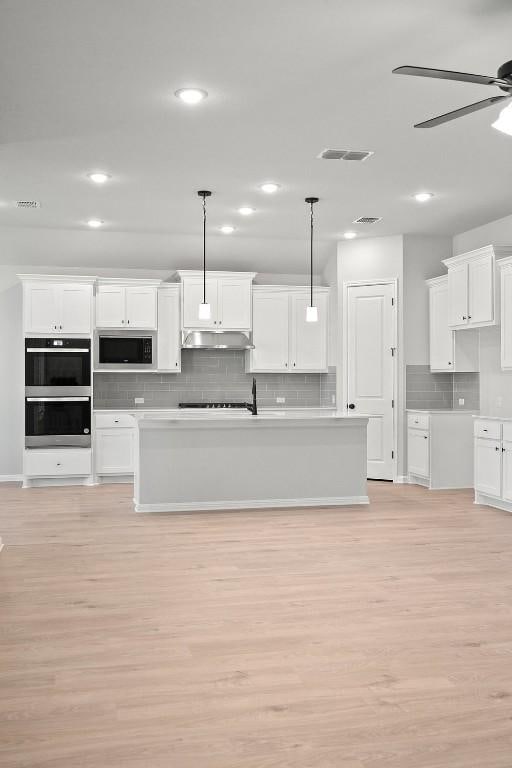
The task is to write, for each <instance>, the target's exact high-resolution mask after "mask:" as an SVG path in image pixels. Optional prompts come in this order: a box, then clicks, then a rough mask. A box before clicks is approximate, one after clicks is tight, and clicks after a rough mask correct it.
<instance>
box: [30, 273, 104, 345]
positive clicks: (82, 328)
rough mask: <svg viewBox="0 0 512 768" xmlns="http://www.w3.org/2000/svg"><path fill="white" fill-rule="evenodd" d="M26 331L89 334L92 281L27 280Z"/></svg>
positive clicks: (51, 333)
mask: <svg viewBox="0 0 512 768" xmlns="http://www.w3.org/2000/svg"><path fill="white" fill-rule="evenodd" d="M22 279H23V277H22ZM23 330H24V332H25V333H27V334H30V333H41V334H42V333H45V334H50V335H55V334H61V333H62V334H84V335H89V334H90V333H91V330H92V278H91V280H90V282H83V283H78V282H77V283H74V282H73V283H72V282H70V283H65V282H55V283H53V282H44V281H40V282H39V281H37V280H36V281H31V280H29V281H27V282H25V281H24V282H23Z"/></svg>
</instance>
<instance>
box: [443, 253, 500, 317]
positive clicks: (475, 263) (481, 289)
mask: <svg viewBox="0 0 512 768" xmlns="http://www.w3.org/2000/svg"><path fill="white" fill-rule="evenodd" d="M511 255H512V248H511V247H509V246H496V245H487V246H485V247H484V248H479V249H478V250H476V251H470V252H469V253H463V254H461V255H460V256H453V257H452V258H451V259H446V260H445V261H443V264H445V265H446V266H447V267H448V301H449V313H450V314H449V326H450V328H459V329H465V328H481V327H483V326H486V325H496V324H497V322H498V314H499V313H498V308H497V288H496V285H497V280H496V259H498V258H500V257H505V256H511Z"/></svg>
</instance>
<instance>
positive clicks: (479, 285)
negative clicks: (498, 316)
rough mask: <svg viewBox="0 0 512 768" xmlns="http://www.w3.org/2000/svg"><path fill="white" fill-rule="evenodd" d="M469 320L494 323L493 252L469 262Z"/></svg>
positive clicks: (474, 322)
mask: <svg viewBox="0 0 512 768" xmlns="http://www.w3.org/2000/svg"><path fill="white" fill-rule="evenodd" d="M468 285H469V301H468V320H469V324H470V325H475V324H478V323H492V321H493V318H494V260H493V257H492V254H485V255H484V256H480V257H479V258H478V259H473V260H471V261H470V262H469V264H468Z"/></svg>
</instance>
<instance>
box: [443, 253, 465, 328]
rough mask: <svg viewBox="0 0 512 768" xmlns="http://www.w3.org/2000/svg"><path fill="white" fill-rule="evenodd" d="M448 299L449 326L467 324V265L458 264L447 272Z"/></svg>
mask: <svg viewBox="0 0 512 768" xmlns="http://www.w3.org/2000/svg"><path fill="white" fill-rule="evenodd" d="M448 299H449V303H450V326H452V327H453V326H458V327H459V328H460V327H464V326H466V325H467V324H468V265H467V264H458V265H457V266H455V267H450V268H449V270H448Z"/></svg>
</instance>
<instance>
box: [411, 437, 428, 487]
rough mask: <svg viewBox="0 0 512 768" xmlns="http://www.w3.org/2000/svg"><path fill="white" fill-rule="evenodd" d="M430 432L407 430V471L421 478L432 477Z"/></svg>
mask: <svg viewBox="0 0 512 768" xmlns="http://www.w3.org/2000/svg"><path fill="white" fill-rule="evenodd" d="M429 443H430V440H429V435H428V432H427V431H425V430H422V429H409V430H407V471H408V473H409V474H410V475H419V477H425V478H427V477H429V476H430V447H429Z"/></svg>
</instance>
